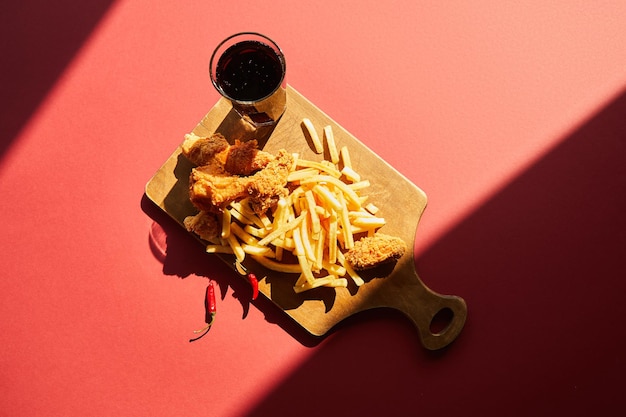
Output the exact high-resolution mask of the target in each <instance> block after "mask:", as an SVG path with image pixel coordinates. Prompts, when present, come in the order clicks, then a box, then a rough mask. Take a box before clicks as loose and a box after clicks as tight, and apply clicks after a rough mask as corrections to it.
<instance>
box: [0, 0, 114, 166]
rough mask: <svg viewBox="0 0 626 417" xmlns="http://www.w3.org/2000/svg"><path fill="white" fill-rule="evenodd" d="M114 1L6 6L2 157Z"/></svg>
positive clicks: (0, 96) (0, 88)
mask: <svg viewBox="0 0 626 417" xmlns="http://www.w3.org/2000/svg"><path fill="white" fill-rule="evenodd" d="M113 1H114V0H90V1H81V0H58V1H41V0H20V1H17V0H8V1H4V2H3V3H2V6H1V7H0V9H1V12H0V56H1V57H2V60H1V63H0V105H1V107H0V108H1V109H2V111H0V158H2V156H3V155H4V153H5V152H6V151H7V150H8V149H9V147H10V146H11V144H12V143H13V141H14V140H15V138H16V137H17V135H18V134H19V132H20V131H21V129H22V128H23V127H24V126H25V125H26V123H27V122H28V120H29V118H30V117H31V116H32V114H33V113H34V112H35V110H36V109H37V107H38V106H39V104H40V103H41V102H42V100H43V99H44V98H45V96H46V94H47V93H48V92H49V91H50V89H51V88H52V87H53V86H54V84H55V82H56V80H57V79H58V78H59V76H60V75H61V74H62V73H63V71H64V69H65V68H66V67H67V65H68V64H69V62H70V61H71V60H72V58H73V57H74V55H75V54H76V52H77V51H78V50H79V49H80V47H81V46H82V45H83V43H84V42H85V40H86V39H87V38H88V37H89V35H90V34H91V32H92V31H93V29H94V28H95V26H96V25H97V23H98V22H99V21H100V19H101V18H102V17H103V16H104V14H105V13H106V11H107V10H108V9H109V7H110V6H111V5H112V3H113Z"/></svg>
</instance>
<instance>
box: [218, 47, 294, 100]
mask: <svg viewBox="0 0 626 417" xmlns="http://www.w3.org/2000/svg"><path fill="white" fill-rule="evenodd" d="M283 78H284V62H283V57H282V56H281V55H278V54H277V53H276V51H275V50H274V49H273V48H272V47H271V46H269V45H267V44H265V43H263V42H260V41H256V40H244V41H241V42H238V43H236V44H234V45H231V46H230V47H228V49H226V51H224V53H223V54H222V55H221V56H220V58H219V60H218V62H217V66H216V68H215V81H216V83H217V85H216V87H217V88H218V89H220V90H222V93H223V94H224V95H226V96H227V97H229V98H231V99H233V100H236V101H243V102H246V101H258V100H261V99H263V98H265V97H268V96H270V95H271V94H272V93H273V92H274V91H275V90H276V89H277V88H278V87H279V86H280V85H281V83H282V81H283Z"/></svg>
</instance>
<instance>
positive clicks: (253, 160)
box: [181, 133, 274, 175]
mask: <svg viewBox="0 0 626 417" xmlns="http://www.w3.org/2000/svg"><path fill="white" fill-rule="evenodd" d="M257 146H258V142H257V141H256V140H249V141H246V142H241V141H239V140H236V141H235V143H234V145H230V144H229V143H228V141H227V140H226V139H225V138H224V136H222V134H220V133H214V134H212V135H211V136H197V135H195V134H194V133H188V134H186V135H185V140H184V141H183V143H182V145H181V150H182V153H183V155H185V156H186V157H187V159H189V160H190V161H191V162H192V163H193V164H194V165H196V166H203V165H206V164H212V163H215V162H218V163H220V164H221V165H223V166H224V169H225V170H226V172H228V173H230V174H235V175H251V174H254V173H255V172H257V171H259V170H261V169H263V168H265V166H266V165H267V164H268V163H269V162H270V161H271V160H273V159H274V155H272V154H271V153H269V152H264V151H261V150H259V149H258V148H257Z"/></svg>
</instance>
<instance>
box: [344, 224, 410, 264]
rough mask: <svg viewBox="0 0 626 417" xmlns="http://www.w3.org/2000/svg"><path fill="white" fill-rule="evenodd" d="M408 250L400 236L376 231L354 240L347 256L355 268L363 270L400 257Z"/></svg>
mask: <svg viewBox="0 0 626 417" xmlns="http://www.w3.org/2000/svg"><path fill="white" fill-rule="evenodd" d="M406 250H407V247H406V243H405V242H404V241H403V240H402V239H400V238H399V237H395V236H389V235H385V234H383V233H376V234H375V235H374V236H368V237H364V238H362V239H360V240H358V241H356V242H354V248H353V249H351V250H349V251H348V252H347V253H346V255H345V256H346V260H347V261H348V262H349V263H350V265H352V267H353V268H354V269H355V270H363V269H370V268H374V267H376V266H378V265H382V264H385V263H388V262H392V261H395V260H397V259H400V258H401V257H402V256H403V255H404V253H405V252H406Z"/></svg>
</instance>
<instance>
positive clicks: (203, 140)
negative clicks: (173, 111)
mask: <svg viewBox="0 0 626 417" xmlns="http://www.w3.org/2000/svg"><path fill="white" fill-rule="evenodd" d="M229 147H230V144H229V143H228V141H227V140H226V138H224V136H222V135H221V134H220V133H214V134H213V135H211V136H208V137H202V136H197V135H195V134H194V133H188V134H186V135H185V140H184V141H183V143H182V145H181V150H182V152H183V155H185V156H186V157H187V159H189V160H190V161H191V162H192V163H193V164H194V165H196V166H201V165H205V164H207V163H208V162H209V161H212V160H213V159H215V158H216V156H217V155H218V154H220V153H222V152H224V151H226V150H228V148H229Z"/></svg>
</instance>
